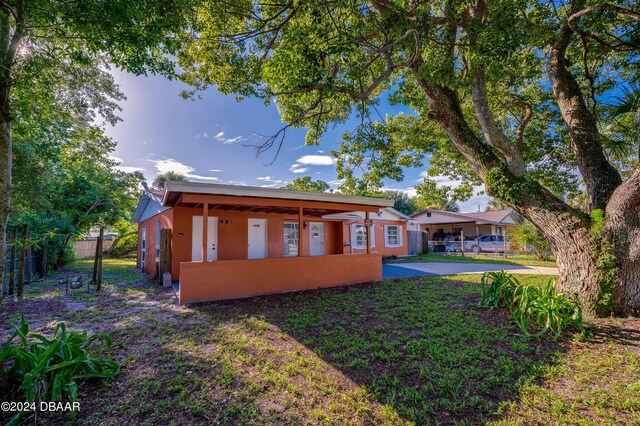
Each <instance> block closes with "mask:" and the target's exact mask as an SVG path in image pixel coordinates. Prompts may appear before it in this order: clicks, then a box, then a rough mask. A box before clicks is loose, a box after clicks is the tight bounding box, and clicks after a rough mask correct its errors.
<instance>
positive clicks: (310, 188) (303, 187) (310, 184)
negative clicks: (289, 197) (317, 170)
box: [280, 176, 331, 192]
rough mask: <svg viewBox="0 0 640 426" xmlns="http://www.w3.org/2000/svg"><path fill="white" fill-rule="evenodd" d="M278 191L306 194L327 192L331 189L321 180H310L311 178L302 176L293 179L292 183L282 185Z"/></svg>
mask: <svg viewBox="0 0 640 426" xmlns="http://www.w3.org/2000/svg"><path fill="white" fill-rule="evenodd" d="M280 189H289V190H293V191H307V192H327V191H329V190H330V189H331V187H330V186H329V184H328V183H327V182H325V181H323V180H320V179H318V180H313V179H311V176H303V177H297V178H295V179H294V180H293V182H290V183H287V184H286V185H283V186H282V187H280Z"/></svg>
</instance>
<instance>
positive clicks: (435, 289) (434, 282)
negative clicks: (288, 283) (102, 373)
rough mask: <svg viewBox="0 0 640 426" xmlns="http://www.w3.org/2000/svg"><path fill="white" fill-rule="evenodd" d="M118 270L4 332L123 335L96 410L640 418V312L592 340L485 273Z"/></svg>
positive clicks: (410, 418) (84, 402) (149, 416)
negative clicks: (218, 297)
mask: <svg viewBox="0 0 640 426" xmlns="http://www.w3.org/2000/svg"><path fill="white" fill-rule="evenodd" d="M89 264H90V262H81V263H79V264H78V265H76V266H75V267H74V269H76V268H86V267H87V265H89ZM107 271H108V274H112V275H111V277H110V278H108V277H105V286H104V291H102V292H100V293H99V294H97V293H96V292H91V293H86V292H85V291H80V290H75V292H73V293H70V294H65V293H64V291H62V292H59V287H58V286H57V285H56V284H55V282H54V281H53V280H52V281H51V282H50V283H49V284H47V283H42V284H40V285H39V286H38V287H39V292H34V293H32V292H31V291H32V289H34V288H35V286H34V285H29V286H27V287H26V295H25V298H24V300H23V301H22V302H19V303H18V302H11V301H8V302H6V303H4V304H3V305H4V306H3V310H2V312H1V313H0V324H2V325H1V326H0V335H6V334H7V333H8V326H7V324H8V323H9V320H10V319H11V318H12V317H14V316H15V315H19V312H20V311H24V312H25V315H26V317H27V319H28V320H29V321H30V322H31V324H33V329H34V331H35V330H38V331H39V332H41V333H47V332H50V331H51V330H52V329H53V327H54V326H55V323H56V322H57V321H60V320H63V321H67V322H68V324H70V325H71V327H72V328H76V329H89V330H92V331H98V330H99V331H107V332H109V334H110V335H111V336H112V337H113V339H114V342H115V344H116V345H117V347H116V348H115V353H116V357H117V359H118V360H119V361H121V362H123V363H124V367H123V371H122V373H121V374H120V375H119V376H117V377H116V378H115V379H114V380H111V381H107V382H104V383H103V384H101V383H97V382H91V383H84V384H81V385H80V395H79V401H80V403H81V412H80V413H79V415H78V422H79V423H81V424H124V423H127V424H169V423H174V424H229V425H236V424H323V425H324V424H338V425H343V424H344V425H348V424H482V423H488V422H493V423H495V424H499V425H506V424H550V423H553V424H637V423H638V422H640V386H638V383H640V345H639V344H638V341H639V340H640V338H639V337H640V322H638V321H637V320H631V319H626V320H620V319H606V320H598V321H596V322H595V324H594V325H593V326H591V331H592V333H593V335H592V337H591V338H590V340H588V341H585V340H582V339H581V338H579V336H577V335H575V336H574V335H566V337H563V338H561V339H560V340H559V341H554V340H552V339H551V338H549V337H544V338H539V339H535V338H527V337H525V336H523V335H522V334H520V333H519V330H518V329H517V328H516V326H515V325H514V324H513V322H512V321H510V320H509V317H508V313H507V311H506V310H505V309H493V310H491V309H480V308H477V302H478V300H479V281H480V276H477V275H464V276H449V277H421V278H420V279H407V280H398V281H383V282H380V283H372V284H363V285H357V286H350V287H345V288H336V289H327V290H319V291H311V292H304V293H295V294H286V295H274V296H267V297H260V298H253V299H244V300H239V301H232V302H225V303H218V304H208V305H201V306H198V307H192V308H187V307H180V306H177V305H175V304H174V303H173V302H174V296H173V294H172V293H171V290H163V289H161V288H159V287H158V286H156V285H154V284H148V283H145V282H144V281H143V280H141V279H140V276H139V274H138V273H137V272H135V271H134V270H133V269H132V264H131V262H129V261H125V262H112V261H110V260H109V261H107V260H105V272H107ZM518 278H519V279H520V280H521V281H523V282H525V283H527V284H531V285H541V284H542V283H544V282H546V280H547V277H540V276H530V275H519V276H518ZM55 291H58V293H57V294H56V296H54V297H48V298H45V297H42V295H44V294H48V293H50V292H55ZM47 416H48V417H45V418H44V421H45V422H46V421H48V422H55V421H60V420H61V419H64V417H60V416H63V415H61V414H58V415H57V416H58V417H56V415H55V414H54V415H52V414H48V415H47ZM0 420H1V419H0Z"/></svg>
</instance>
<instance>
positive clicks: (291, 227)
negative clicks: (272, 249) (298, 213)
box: [284, 223, 299, 256]
mask: <svg viewBox="0 0 640 426" xmlns="http://www.w3.org/2000/svg"><path fill="white" fill-rule="evenodd" d="M298 238H299V236H298V224H297V223H285V224H284V255H285V256H297V255H298V241H299V240H298Z"/></svg>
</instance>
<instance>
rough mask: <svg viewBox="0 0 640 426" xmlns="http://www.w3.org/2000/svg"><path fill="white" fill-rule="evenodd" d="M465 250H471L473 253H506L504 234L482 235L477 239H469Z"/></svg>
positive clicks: (465, 244) (465, 243)
mask: <svg viewBox="0 0 640 426" xmlns="http://www.w3.org/2000/svg"><path fill="white" fill-rule="evenodd" d="M464 249H465V251H471V252H473V253H476V254H478V253H482V252H490V253H495V252H498V253H504V237H503V236H502V235H496V234H491V235H480V237H478V239H476V240H469V241H465V242H464Z"/></svg>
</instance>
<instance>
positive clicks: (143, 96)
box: [107, 71, 487, 211]
mask: <svg viewBox="0 0 640 426" xmlns="http://www.w3.org/2000/svg"><path fill="white" fill-rule="evenodd" d="M114 76H115V79H116V82H117V83H118V84H119V85H120V88H121V90H122V91H123V93H124V94H125V95H126V96H127V100H126V101H124V102H122V103H121V106H122V108H123V111H122V112H121V114H120V116H121V117H122V119H123V121H122V122H120V123H118V124H117V125H116V126H114V127H108V128H107V134H108V135H109V136H111V137H112V138H113V139H114V140H115V141H117V142H118V147H117V148H116V150H115V151H114V153H113V157H115V158H116V159H118V160H119V161H120V162H121V164H120V167H121V168H122V169H123V170H125V171H134V170H139V171H141V172H143V173H144V175H145V176H146V178H147V180H148V182H151V181H153V179H154V178H155V177H156V176H157V175H158V174H159V173H163V172H166V171H168V170H173V171H176V172H180V173H182V174H184V175H185V176H187V178H188V179H189V180H192V181H200V182H211V183H226V184H237V185H250V186H267V187H279V186H282V185H284V184H285V183H286V182H291V181H292V180H293V179H295V178H296V177H300V176H306V175H309V176H311V177H312V178H313V179H322V180H324V181H326V182H328V183H329V184H330V185H331V186H332V187H334V188H335V187H337V186H338V185H339V182H337V180H336V171H335V166H334V164H333V161H332V159H331V156H330V154H329V151H331V150H332V149H337V148H338V146H339V144H340V139H341V136H342V134H343V133H344V132H345V131H346V130H350V127H349V124H348V123H347V124H346V125H345V126H343V127H338V128H335V129H330V130H329V131H328V132H327V133H326V134H325V135H324V136H323V138H322V143H321V144H320V145H318V146H305V145H304V142H303V141H304V134H305V131H304V129H290V130H288V131H287V135H286V139H285V142H284V145H283V148H282V150H281V152H280V154H279V155H278V157H277V158H276V160H275V162H274V163H273V164H272V165H270V166H267V165H266V164H267V163H270V162H271V161H272V159H273V156H274V155H275V149H272V150H270V151H267V152H265V153H263V154H262V155H260V156H259V157H257V158H256V155H255V151H254V149H253V148H251V147H247V146H246V145H248V144H259V143H261V142H262V141H263V140H264V138H263V137H262V136H260V135H269V134H273V133H275V132H276V131H277V130H278V129H280V128H281V127H282V122H281V120H280V116H279V114H278V111H277V109H276V107H275V106H274V105H271V106H269V107H266V106H265V105H264V104H263V103H262V102H261V101H258V100H255V99H245V100H243V101H242V102H237V101H236V99H235V97H234V96H225V95H222V94H221V93H218V92H217V91H215V90H213V89H210V90H208V91H207V92H206V93H204V94H203V96H202V99H195V100H184V99H182V98H181V97H179V95H178V94H179V92H180V91H181V90H182V89H188V87H186V86H185V85H183V84H181V83H179V82H177V81H169V80H167V79H164V78H162V77H154V76H147V77H144V76H139V77H137V76H133V75H130V74H126V73H123V72H119V71H114ZM386 112H392V111H390V110H389V109H387V110H385V108H382V109H381V113H382V114H384V113H386ZM424 171H425V169H424V168H423V169H407V170H406V171H405V179H404V181H403V182H393V181H390V182H388V183H387V187H388V188H393V189H398V190H403V191H407V192H408V193H409V194H415V192H414V191H413V190H412V188H413V186H414V185H415V184H416V183H417V182H418V181H421V180H422V177H421V173H424ZM436 181H437V182H439V184H448V185H452V184H453V185H455V182H451V181H449V180H448V179H446V178H444V177H442V178H437V179H436ZM486 201H487V197H486V196H478V197H474V198H472V199H471V200H469V201H468V202H466V203H462V204H460V207H461V209H462V211H475V210H477V208H478V204H480V205H481V206H482V208H484V206H485V205H486Z"/></svg>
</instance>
